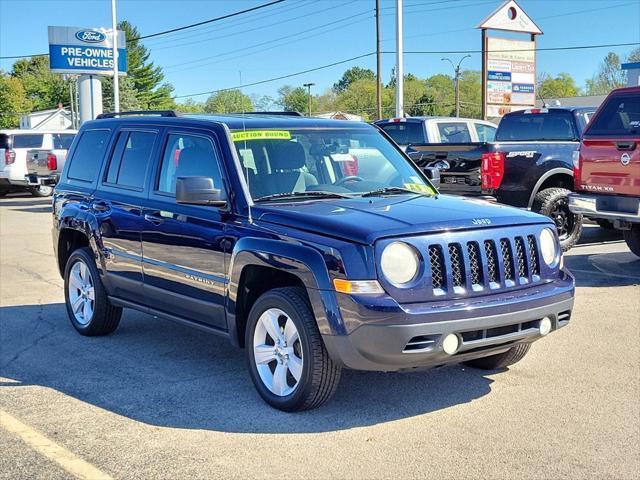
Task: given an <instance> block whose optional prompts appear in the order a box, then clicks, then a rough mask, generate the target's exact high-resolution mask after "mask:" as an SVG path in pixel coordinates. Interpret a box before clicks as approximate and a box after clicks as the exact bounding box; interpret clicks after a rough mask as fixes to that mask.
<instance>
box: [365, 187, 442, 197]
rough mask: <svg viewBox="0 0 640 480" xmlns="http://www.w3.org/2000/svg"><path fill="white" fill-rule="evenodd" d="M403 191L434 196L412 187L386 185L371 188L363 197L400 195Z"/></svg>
mask: <svg viewBox="0 0 640 480" xmlns="http://www.w3.org/2000/svg"><path fill="white" fill-rule="evenodd" d="M403 193H411V194H413V195H423V196H425V197H431V196H432V194H431V193H429V192H416V191H415V190H411V189H410V188H403V187H385V188H380V189H378V190H371V191H370V192H366V193H363V194H362V195H361V197H381V196H383V195H398V194H403Z"/></svg>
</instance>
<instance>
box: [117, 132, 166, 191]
mask: <svg viewBox="0 0 640 480" xmlns="http://www.w3.org/2000/svg"><path fill="white" fill-rule="evenodd" d="M155 140H156V134H155V133H153V132H121V133H120V136H119V137H118V142H117V143H116V148H115V149H114V153H113V157H112V159H111V164H110V165H109V171H108V173H107V182H108V183H113V184H116V185H123V186H125V187H132V188H138V189H142V188H143V186H144V181H145V179H146V173H147V165H148V164H149V159H150V158H151V152H152V151H153V144H154V142H155Z"/></svg>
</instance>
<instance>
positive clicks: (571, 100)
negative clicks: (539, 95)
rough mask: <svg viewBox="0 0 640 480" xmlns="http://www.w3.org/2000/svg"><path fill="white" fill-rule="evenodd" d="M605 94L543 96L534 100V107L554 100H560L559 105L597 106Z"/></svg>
mask: <svg viewBox="0 0 640 480" xmlns="http://www.w3.org/2000/svg"><path fill="white" fill-rule="evenodd" d="M605 98H607V96H606V95H581V96H578V97H557V98H545V99H544V101H543V100H540V99H538V100H536V107H538V108H540V107H542V104H543V103H544V104H546V105H549V106H553V103H554V102H556V101H557V102H560V105H559V106H560V107H598V106H599V105H600V104H601V103H602V102H604V99H605Z"/></svg>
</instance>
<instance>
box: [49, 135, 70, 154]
mask: <svg viewBox="0 0 640 480" xmlns="http://www.w3.org/2000/svg"><path fill="white" fill-rule="evenodd" d="M52 137H53V148H55V149H56V150H69V147H70V146H71V143H73V139H74V138H75V134H72V133H54V134H53V135H52Z"/></svg>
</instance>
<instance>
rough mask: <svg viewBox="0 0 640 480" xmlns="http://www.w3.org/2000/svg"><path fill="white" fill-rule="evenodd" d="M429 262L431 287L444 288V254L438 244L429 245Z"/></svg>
mask: <svg viewBox="0 0 640 480" xmlns="http://www.w3.org/2000/svg"><path fill="white" fill-rule="evenodd" d="M429 262H430V264H431V282H432V284H433V289H434V290H436V289H444V288H445V286H446V277H445V268H444V256H443V254H442V247H441V246H440V245H430V246H429Z"/></svg>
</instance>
